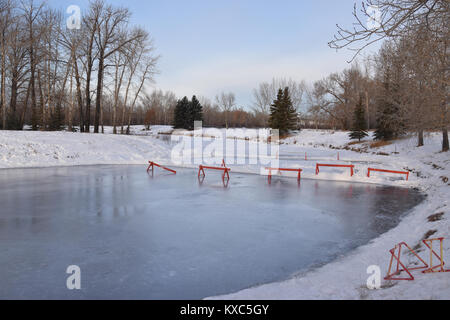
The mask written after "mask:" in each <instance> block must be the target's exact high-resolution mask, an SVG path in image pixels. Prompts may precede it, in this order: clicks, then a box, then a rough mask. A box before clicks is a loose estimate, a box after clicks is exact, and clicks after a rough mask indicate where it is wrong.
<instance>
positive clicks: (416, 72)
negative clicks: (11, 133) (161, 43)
mask: <svg viewBox="0 0 450 320" xmlns="http://www.w3.org/2000/svg"><path fill="white" fill-rule="evenodd" d="M373 6H376V7H377V8H378V9H379V10H380V13H381V14H380V21H377V24H378V25H375V26H374V27H371V28H368V26H367V25H366V24H365V21H366V20H367V18H369V14H368V11H367V8H369V7H373ZM360 9H361V10H359V11H358V9H357V7H356V6H355V11H354V16H355V19H356V22H355V23H354V25H353V27H352V29H348V30H347V29H345V28H342V27H340V26H338V32H337V34H336V36H335V38H334V39H333V41H331V42H330V44H329V45H330V47H332V48H334V49H343V48H350V49H353V50H355V57H354V61H352V64H351V65H350V67H348V68H347V69H345V70H343V71H342V72H335V73H332V74H330V75H328V76H326V77H324V78H323V79H321V80H318V81H315V82H313V83H311V84H308V83H307V82H305V81H295V80H292V79H283V78H281V79H275V78H274V79H272V80H271V81H270V82H262V83H261V84H259V85H258V87H257V88H256V89H254V91H253V104H252V105H249V106H241V105H239V104H238V103H237V101H236V96H235V94H234V93H232V92H221V93H220V94H218V95H217V96H215V97H214V99H212V100H210V99H208V98H206V97H201V96H198V95H197V96H195V97H194V98H195V101H194V98H192V100H191V101H189V99H188V98H187V97H185V98H183V99H181V100H179V99H178V98H177V97H176V95H175V94H174V93H173V92H170V91H166V92H163V91H161V90H154V91H153V92H149V90H148V88H147V85H148V84H149V83H150V82H151V81H152V80H153V77H154V74H155V73H156V63H157V60H158V57H157V56H156V55H155V53H154V51H155V47H154V45H153V42H152V40H151V38H150V35H149V33H148V32H147V31H145V30H143V29H142V28H139V27H135V26H132V25H131V24H130V22H129V20H130V17H131V13H130V12H129V11H128V9H126V8H118V7H115V6H112V5H109V4H106V3H105V2H104V1H101V0H96V1H91V2H90V4H89V7H88V8H87V9H86V11H85V12H84V13H83V15H82V23H81V28H80V29H76V30H69V29H68V28H67V27H65V23H64V22H65V21H64V18H63V14H62V13H61V12H58V11H55V10H53V9H52V8H50V7H49V6H47V5H46V3H45V2H38V1H33V0H22V1H20V2H19V1H15V0H0V18H1V19H0V75H1V78H0V80H1V81H0V119H1V121H0V129H11V130H22V129H23V128H24V126H25V125H29V127H30V128H31V129H33V130H59V129H61V128H63V127H65V128H67V129H68V130H76V129H78V130H80V131H81V132H90V131H91V127H93V131H94V132H100V131H101V130H102V128H103V126H105V125H108V126H113V127H114V133H127V132H129V128H130V126H131V125H135V124H145V125H146V126H148V127H149V126H151V125H156V124H163V125H175V127H180V128H181V127H182V128H187V129H191V128H192V126H193V121H192V120H194V119H195V120H198V119H202V120H203V123H204V125H205V126H211V127H248V128H256V127H267V126H275V127H277V126H278V127H283V128H289V129H299V128H331V129H342V130H351V131H352V132H353V133H354V134H353V137H354V138H355V139H362V138H364V137H365V136H366V135H365V134H366V133H367V132H368V131H369V130H376V134H375V136H376V138H377V139H384V140H389V139H394V138H397V137H400V136H402V135H403V134H405V133H408V132H415V133H417V136H418V145H419V146H422V145H423V144H424V143H425V141H424V132H426V131H441V132H442V136H443V139H442V140H443V143H442V145H443V150H444V151H446V150H448V149H449V143H448V127H449V123H450V121H449V110H448V109H449V95H448V92H449V90H448V79H449V78H450V77H449V70H450V68H449V60H448V58H449V49H448V41H449V40H448V39H450V33H449V25H448V21H450V16H449V15H450V8H449V2H448V1H446V0H427V1H422V0H383V1H380V0H365V1H364V2H363V5H362V8H360ZM377 41H382V42H383V44H382V46H381V49H379V51H378V52H377V53H376V54H372V55H367V56H365V57H363V58H362V59H361V58H360V53H361V52H363V50H364V49H365V48H366V47H367V46H368V45H370V44H371V43H374V42H377ZM286 88H287V92H288V96H289V99H290V102H289V105H290V107H289V108H288V109H289V110H290V112H288V114H291V116H292V117H289V119H290V120H289V121H287V120H280V119H282V117H280V116H279V115H278V116H275V115H274V105H276V109H280V108H281V109H283V107H280V106H281V105H283V103H280V101H282V100H283V98H282V97H280V93H283V95H284V91H286ZM280 89H281V91H282V92H280ZM280 99H281V100H280ZM193 104H195V105H196V106H197V107H196V108H197V109H198V110H200V109H201V112H200V113H201V116H200V115H199V114H200V113H198V112H197V114H195V112H193V111H192V105H193ZM199 106H200V107H201V108H199ZM180 110H182V111H180ZM285 110H286V109H285ZM294 113H296V117H295V118H296V121H294V120H293V119H294V116H293V114H294ZM280 121H281V122H284V123H287V122H288V123H289V125H285V124H282V125H280ZM191 122H192V123H191ZM294 122H296V123H295V125H294ZM282 130H285V129H282ZM286 130H287V129H286Z"/></svg>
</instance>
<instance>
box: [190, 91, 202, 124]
mask: <svg viewBox="0 0 450 320" xmlns="http://www.w3.org/2000/svg"><path fill="white" fill-rule="evenodd" d="M190 105H191V106H190V110H189V111H190V117H189V118H190V127H189V129H190V130H193V129H194V122H195V121H203V106H202V105H201V104H200V101H198V99H197V97H196V96H193V97H192V101H191V103H190Z"/></svg>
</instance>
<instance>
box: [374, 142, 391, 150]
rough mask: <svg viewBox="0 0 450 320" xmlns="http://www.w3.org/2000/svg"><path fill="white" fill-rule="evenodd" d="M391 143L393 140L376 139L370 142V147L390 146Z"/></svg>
mask: <svg viewBox="0 0 450 320" xmlns="http://www.w3.org/2000/svg"><path fill="white" fill-rule="evenodd" d="M391 144H392V142H390V141H375V142H372V143H371V144H370V149H377V148H382V147H386V146H390V145H391Z"/></svg>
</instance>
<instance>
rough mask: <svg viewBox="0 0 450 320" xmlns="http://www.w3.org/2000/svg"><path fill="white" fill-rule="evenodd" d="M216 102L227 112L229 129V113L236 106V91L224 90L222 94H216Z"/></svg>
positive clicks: (226, 121) (226, 120)
mask: <svg viewBox="0 0 450 320" xmlns="http://www.w3.org/2000/svg"><path fill="white" fill-rule="evenodd" d="M216 102H217V104H218V106H219V108H220V109H221V110H222V112H223V113H224V114H225V127H226V128H227V129H228V124H229V114H230V112H231V111H232V110H233V108H234V107H235V106H236V96H235V95H234V93H232V92H230V93H225V92H222V93H221V94H220V95H217V96H216Z"/></svg>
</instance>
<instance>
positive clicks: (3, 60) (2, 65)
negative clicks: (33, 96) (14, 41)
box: [0, 34, 7, 130]
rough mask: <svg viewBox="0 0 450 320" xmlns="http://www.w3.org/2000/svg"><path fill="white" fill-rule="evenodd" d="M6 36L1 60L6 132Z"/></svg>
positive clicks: (2, 98)
mask: <svg viewBox="0 0 450 320" xmlns="http://www.w3.org/2000/svg"><path fill="white" fill-rule="evenodd" d="M4 37H5V35H4V34H3V35H2V50H1V53H2V60H1V97H0V101H1V105H0V109H1V111H2V128H3V130H6V115H7V111H6V47H5V46H6V44H5V38H4Z"/></svg>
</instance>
